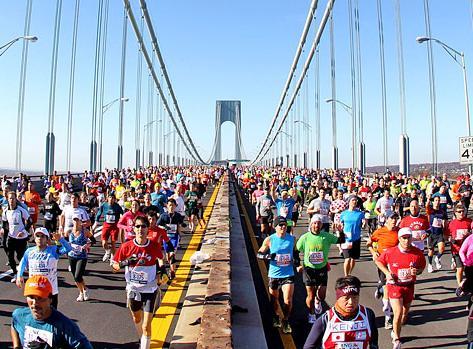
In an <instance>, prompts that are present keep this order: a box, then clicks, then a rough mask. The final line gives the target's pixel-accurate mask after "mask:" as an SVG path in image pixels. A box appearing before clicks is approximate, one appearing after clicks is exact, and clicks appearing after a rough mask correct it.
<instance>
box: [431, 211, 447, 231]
mask: <svg viewBox="0 0 473 349" xmlns="http://www.w3.org/2000/svg"><path fill="white" fill-rule="evenodd" d="M447 219H448V217H447V212H446V211H444V210H435V209H431V210H429V223H430V233H431V234H432V235H442V234H443V224H444V222H447Z"/></svg>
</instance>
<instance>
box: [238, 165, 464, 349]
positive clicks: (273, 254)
mask: <svg viewBox="0 0 473 349" xmlns="http://www.w3.org/2000/svg"><path fill="white" fill-rule="evenodd" d="M234 174H235V176H236V178H237V179H238V182H239V185H240V186H241V187H242V188H243V190H244V191H245V193H246V194H247V197H248V200H249V201H250V202H251V203H252V204H253V205H254V208H255V213H256V219H257V221H258V224H259V225H260V229H259V232H258V234H259V236H258V237H259V239H260V243H261V245H260V246H261V247H260V249H259V252H258V258H260V259H265V260H268V261H269V268H268V278H269V294H270V302H271V304H272V305H273V309H274V313H273V326H274V327H282V331H283V333H291V332H292V328H291V325H290V323H289V316H290V314H291V311H292V308H293V294H294V280H295V279H294V275H295V273H302V279H303V282H304V284H305V288H306V293H307V298H306V302H305V303H306V306H307V312H308V320H307V321H308V322H309V323H311V324H313V325H312V327H311V328H312V329H311V331H310V334H309V336H308V338H307V340H306V343H305V345H304V348H372V349H373V348H378V347H383V348H385V347H387V346H386V344H385V343H384V344H383V345H382V346H379V345H378V330H377V328H376V324H375V322H374V313H373V311H372V310H371V309H369V308H365V307H364V306H362V305H359V293H360V287H361V286H362V285H361V283H360V280H359V279H358V278H357V277H356V275H357V269H356V263H357V260H358V259H359V258H360V252H361V250H362V249H365V248H366V249H367V250H369V252H370V253H371V255H372V259H373V263H374V264H375V265H376V267H377V270H378V275H379V282H378V286H377V287H376V291H375V294H374V297H376V298H377V299H379V300H380V307H382V310H383V312H384V314H385V328H386V329H387V330H390V331H391V338H392V348H394V349H397V348H401V343H402V340H401V329H402V326H403V325H405V324H406V323H407V322H408V319H409V309H410V306H411V303H412V301H413V300H414V294H415V283H416V278H417V276H418V275H419V274H421V273H423V272H424V269H426V272H428V273H433V272H435V271H436V270H441V269H449V268H450V269H452V270H455V276H456V282H457V286H458V288H457V289H456V291H455V293H456V296H458V297H463V296H466V295H468V299H471V298H470V296H471V294H472V292H473V235H472V234H471V232H472V220H471V219H470V218H468V217H467V216H468V209H469V207H470V199H471V195H472V184H471V179H470V176H469V175H468V174H466V173H464V174H462V175H460V176H458V177H457V178H455V179H453V180H451V179H449V178H448V176H447V174H443V175H442V176H441V177H436V176H432V177H428V176H427V175H424V176H418V177H413V176H410V177H407V176H404V175H402V174H395V173H390V172H389V171H387V172H386V173H385V174H381V175H379V174H375V175H371V176H362V175H361V174H360V173H358V172H352V171H345V172H342V171H331V170H324V171H309V170H294V169H289V168H280V167H278V168H262V167H239V168H236V169H234ZM302 213H305V214H307V217H308V222H307V221H306V220H304V221H301V220H300V219H299V218H300V217H301V214H302ZM296 225H301V226H303V227H305V226H307V225H308V231H307V232H306V233H305V234H302V235H301V236H299V237H298V239H296V236H295V234H294V226H296ZM331 245H336V246H337V247H338V251H339V253H340V256H342V258H343V260H344V263H343V271H344V275H345V276H344V277H342V278H339V279H338V280H336V283H335V290H327V280H328V274H329V272H330V258H329V251H330V249H331ZM447 245H449V246H450V252H449V254H448V255H445V251H446V246H447ZM336 251H337V250H336ZM424 253H425V254H426V256H424ZM327 292H334V293H335V298H336V302H335V304H334V306H333V307H328V308H329V309H328V310H326V311H324V310H325V309H326V308H327V305H326V303H325V298H326V294H327ZM280 294H281V295H280ZM280 302H281V308H282V314H279V313H278V310H277V309H278V306H279V303H280ZM465 305H466V304H465ZM468 309H471V300H470V301H469V302H468ZM301 310H302V309H296V311H301ZM470 318H471V319H470ZM468 321H469V324H468V326H469V329H468V340H469V343H470V342H473V338H471V337H472V334H473V333H472V332H473V327H472V325H473V323H471V322H473V316H471V311H470V316H469V320H468ZM469 345H470V346H471V347H473V344H471V343H470V344H469Z"/></svg>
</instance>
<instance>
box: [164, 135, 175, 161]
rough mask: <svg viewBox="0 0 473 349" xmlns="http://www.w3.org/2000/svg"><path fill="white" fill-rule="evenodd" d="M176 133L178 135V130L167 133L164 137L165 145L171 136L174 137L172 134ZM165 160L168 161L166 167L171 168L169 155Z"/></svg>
mask: <svg viewBox="0 0 473 349" xmlns="http://www.w3.org/2000/svg"><path fill="white" fill-rule="evenodd" d="M174 133H176V130H174V131H169V132H168V133H166V134H165V135H164V136H163V140H164V144H166V139H167V138H168V137H169V136H170V135H172V134H174ZM169 148H171V147H170V146H169ZM173 156H174V154H173ZM165 159H166V166H169V165H170V157H169V155H166V156H165Z"/></svg>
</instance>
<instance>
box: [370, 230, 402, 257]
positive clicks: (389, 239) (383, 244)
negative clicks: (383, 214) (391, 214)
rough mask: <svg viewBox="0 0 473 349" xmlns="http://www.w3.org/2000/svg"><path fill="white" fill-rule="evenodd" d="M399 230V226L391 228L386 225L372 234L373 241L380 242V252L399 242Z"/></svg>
mask: <svg viewBox="0 0 473 349" xmlns="http://www.w3.org/2000/svg"><path fill="white" fill-rule="evenodd" d="M398 231H399V229H398V228H397V227H394V229H393V230H389V229H388V228H387V227H386V226H384V227H381V228H379V229H376V230H375V232H374V233H373V235H371V241H373V242H377V243H378V247H377V251H378V253H380V254H381V253H383V252H384V251H386V250H387V249H388V248H391V247H394V246H396V245H397V244H398V242H399V239H398V237H397V232H398Z"/></svg>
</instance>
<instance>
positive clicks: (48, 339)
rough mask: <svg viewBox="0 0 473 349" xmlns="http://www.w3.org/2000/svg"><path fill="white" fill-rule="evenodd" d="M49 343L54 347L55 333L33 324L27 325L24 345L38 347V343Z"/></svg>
mask: <svg viewBox="0 0 473 349" xmlns="http://www.w3.org/2000/svg"><path fill="white" fill-rule="evenodd" d="M44 343H47V344H48V345H49V346H50V347H53V333H52V332H48V331H46V330H41V329H39V328H34V327H31V326H28V325H26V326H25V337H24V347H25V348H30V347H31V348H36V345H40V346H41V347H43V346H42V345H44Z"/></svg>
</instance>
